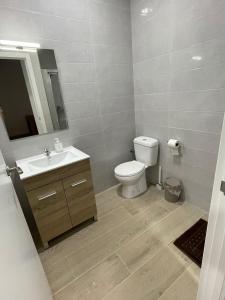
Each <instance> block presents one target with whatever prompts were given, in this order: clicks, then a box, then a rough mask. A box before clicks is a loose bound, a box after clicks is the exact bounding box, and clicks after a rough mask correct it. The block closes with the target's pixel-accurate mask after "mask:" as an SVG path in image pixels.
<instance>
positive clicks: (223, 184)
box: [220, 181, 225, 195]
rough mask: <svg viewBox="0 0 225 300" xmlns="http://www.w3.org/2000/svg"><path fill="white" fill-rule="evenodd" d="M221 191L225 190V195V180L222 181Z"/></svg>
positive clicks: (224, 191)
mask: <svg viewBox="0 0 225 300" xmlns="http://www.w3.org/2000/svg"><path fill="white" fill-rule="evenodd" d="M220 191H221V192H223V193H224V195H225V181H221V185H220Z"/></svg>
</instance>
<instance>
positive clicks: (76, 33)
mask: <svg viewBox="0 0 225 300" xmlns="http://www.w3.org/2000/svg"><path fill="white" fill-rule="evenodd" d="M1 4H2V7H1V9H0V39H8V40H19V41H28V42H39V43H40V44H41V46H43V47H44V48H53V49H54V50H55V54H56V58H57V62H58V67H59V71H60V76H61V85H62V93H63V97H64V101H65V106H66V111H67V114H68V119H69V129H68V130H65V131H62V132H58V133H54V134H48V135H45V136H40V137H33V138H27V139H22V140H18V141H14V142H10V141H9V140H8V137H7V134H6V131H5V128H4V125H3V124H2V123H1V122H0V148H2V150H3V152H4V155H5V157H6V159H7V161H8V163H9V164H13V163H14V161H15V160H16V159H20V158H23V157H27V156H30V155H35V154H38V153H40V152H42V151H43V148H44V147H45V146H49V147H50V149H52V148H53V138H54V137H59V138H60V139H61V140H62V141H63V143H64V145H65V146H68V145H71V144H72V145H74V146H75V147H77V148H79V149H81V150H83V151H85V152H87V153H88V154H90V155H91V165H92V172H93V178H94V185H95V190H96V192H99V191H101V190H103V189H106V188H107V187H109V186H111V185H113V184H115V179H114V175H113V169H111V170H109V164H111V165H116V164H117V163H118V162H122V159H123V161H126V160H129V159H130V153H129V149H130V144H131V143H130V142H131V141H132V139H133V137H134V97H133V74H132V72H133V70H132V48H131V26H130V25H131V24H130V4H129V1H127V0H124V1H120V0H118V1H110V0H105V1H97V0H96V1H95V0H91V1H89V0H66V1H61V0H49V1H44V0H38V1H36V0H31V1H30V0H29V1H28V0H9V1H4V2H1ZM1 4H0V6H1ZM124 127H125V128H126V129H124ZM113 128H115V129H116V130H115V131H113V139H114V141H115V142H114V144H113V145H112V144H110V143H109V140H110V138H109V137H111V138H112V134H111V130H113ZM122 133H123V134H122ZM116 141H117V142H118V143H120V146H117V144H116ZM106 149H107V150H106ZM109 150H110V151H109Z"/></svg>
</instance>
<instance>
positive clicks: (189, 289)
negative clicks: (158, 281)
mask: <svg viewBox="0 0 225 300" xmlns="http://www.w3.org/2000/svg"><path fill="white" fill-rule="evenodd" d="M197 291H198V282H197V281H196V280H195V278H194V277H193V276H192V274H191V273H190V272H189V270H186V271H184V273H183V274H181V276H180V277H179V278H178V279H177V280H176V281H175V282H174V283H173V284H172V285H171V286H170V287H169V288H168V289H167V290H166V291H165V292H164V293H163V295H162V296H161V297H160V298H159V300H181V299H182V300H196V298H197Z"/></svg>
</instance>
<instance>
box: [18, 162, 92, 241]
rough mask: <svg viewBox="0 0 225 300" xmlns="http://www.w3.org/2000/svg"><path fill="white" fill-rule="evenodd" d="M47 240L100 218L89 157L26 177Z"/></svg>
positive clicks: (38, 223) (39, 224)
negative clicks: (85, 222)
mask: <svg viewBox="0 0 225 300" xmlns="http://www.w3.org/2000/svg"><path fill="white" fill-rule="evenodd" d="M23 184H24V187H25V190H26V193H27V196H28V201H29V203H30V206H31V209H32V212H33V215H34V218H35V221H36V224H37V227H38V229H39V232H40V235H41V238H42V241H43V244H44V245H46V244H47V243H48V241H50V240H51V239H53V238H55V237H57V236H59V235H60V234H62V233H64V232H66V231H67V230H69V229H71V228H73V227H74V226H76V225H78V224H80V223H82V222H84V221H86V220H88V219H90V218H94V219H97V210H96V202H95V195H94V189H93V183H92V177H91V169H90V161H89V159H86V160H83V161H80V162H77V163H74V164H71V165H68V166H65V167H61V168H58V169H56V170H52V171H49V172H46V173H43V174H40V175H36V176H33V177H30V178H27V179H25V180H23Z"/></svg>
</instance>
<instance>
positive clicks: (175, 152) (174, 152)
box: [167, 139, 180, 156]
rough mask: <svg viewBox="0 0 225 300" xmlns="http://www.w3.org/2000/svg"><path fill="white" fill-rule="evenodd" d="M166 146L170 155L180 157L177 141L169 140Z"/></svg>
mask: <svg viewBox="0 0 225 300" xmlns="http://www.w3.org/2000/svg"><path fill="white" fill-rule="evenodd" d="M167 144H168V147H169V148H170V153H171V154H172V155H175V156H176V155H180V151H179V149H180V142H179V141H178V140H174V139H170V140H169V141H168V143H167Z"/></svg>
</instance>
